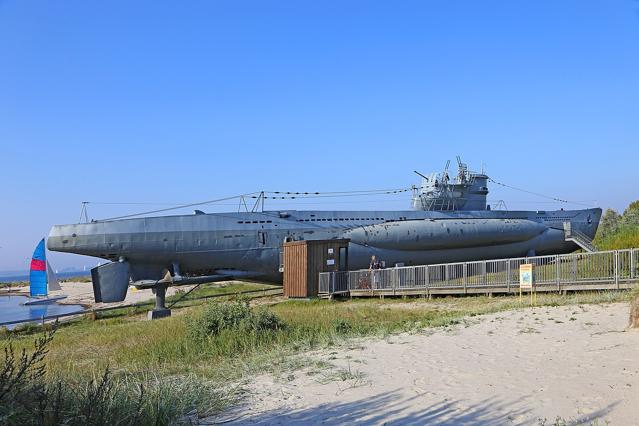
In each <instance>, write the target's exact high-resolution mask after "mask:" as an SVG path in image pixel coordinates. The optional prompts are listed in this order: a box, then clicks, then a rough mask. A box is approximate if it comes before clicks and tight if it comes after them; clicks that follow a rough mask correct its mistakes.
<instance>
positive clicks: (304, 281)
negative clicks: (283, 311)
mask: <svg viewBox="0 0 639 426" xmlns="http://www.w3.org/2000/svg"><path fill="white" fill-rule="evenodd" d="M349 241H350V240H348V239H336V240H303V241H291V242H287V243H284V271H283V272H284V296H286V297H313V296H317V294H318V287H319V285H318V282H319V273H320V272H333V271H346V270H348V242H349Z"/></svg>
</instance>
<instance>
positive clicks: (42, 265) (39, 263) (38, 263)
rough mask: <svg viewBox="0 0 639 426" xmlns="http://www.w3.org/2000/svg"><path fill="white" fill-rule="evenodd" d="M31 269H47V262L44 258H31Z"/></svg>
mask: <svg viewBox="0 0 639 426" xmlns="http://www.w3.org/2000/svg"><path fill="white" fill-rule="evenodd" d="M31 270H32V271H46V270H47V264H46V262H45V261H44V260H38V259H31Z"/></svg>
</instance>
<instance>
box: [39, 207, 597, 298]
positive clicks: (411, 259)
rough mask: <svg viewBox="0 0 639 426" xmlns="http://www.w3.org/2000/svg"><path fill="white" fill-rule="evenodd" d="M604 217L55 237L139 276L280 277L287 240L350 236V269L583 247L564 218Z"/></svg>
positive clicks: (81, 230) (586, 230)
mask: <svg viewBox="0 0 639 426" xmlns="http://www.w3.org/2000/svg"><path fill="white" fill-rule="evenodd" d="M600 217H601V209H599V208H595V209H584V210H557V211H537V212H530V211H490V210H484V211H464V212H437V211H415V210H406V211H265V212H240V213H212V214H193V215H179V216H161V217H145V218H135V219H123V220H114V221H104V222H93V223H80V224H71V225H56V226H54V227H53V228H52V229H51V232H50V234H49V237H48V239H47V246H48V248H49V250H53V251H59V252H67V253H75V254H81V255H88V256H95V257H99V258H102V259H106V260H111V261H114V262H116V261H120V262H126V268H127V273H128V274H129V277H130V280H131V282H133V283H136V282H142V281H145V280H146V281H156V282H157V280H160V279H162V277H163V276H164V275H165V274H166V272H167V271H170V272H171V273H172V274H173V275H178V277H189V276H191V277H202V276H204V277H212V278H211V280H214V278H215V279H232V278H237V279H250V280H255V281H262V282H273V283H281V281H282V274H281V273H280V272H279V267H280V251H281V247H282V244H283V243H284V242H285V241H291V240H302V239H306V240H313V239H333V238H349V239H350V240H351V241H350V244H349V268H350V269H358V268H367V267H368V265H369V261H370V257H371V256H372V255H376V256H377V257H378V258H379V259H382V260H384V261H385V262H386V264H387V265H393V264H395V263H400V262H401V263H404V264H405V265H417V264H434V263H446V262H458V261H472V260H487V259H496V258H508V257H519V256H526V255H544V254H560V253H569V252H572V251H574V250H576V249H578V248H579V247H578V246H577V245H576V244H575V243H573V242H570V241H567V240H566V238H565V234H564V224H565V223H566V222H568V223H570V224H571V226H572V229H575V230H579V232H581V233H582V234H584V235H586V236H588V237H590V238H593V237H594V235H595V232H596V230H597V226H598V223H599V219H600ZM176 268H179V271H176V270H175V269H176ZM176 272H177V274H176ZM120 275H121V274H120ZM94 281H95V280H94ZM183 283H188V280H185V281H183ZM174 284H178V282H174ZM94 285H95V282H94ZM116 293H118V294H120V293H121V292H116Z"/></svg>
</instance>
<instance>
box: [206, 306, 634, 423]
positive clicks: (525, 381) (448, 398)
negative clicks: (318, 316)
mask: <svg viewBox="0 0 639 426" xmlns="http://www.w3.org/2000/svg"><path fill="white" fill-rule="evenodd" d="M627 322H628V307H627V305H625V304H608V305H583V306H562V307H541V308H527V309H522V310H516V311H509V312H502V313H498V314H492V315H486V316H483V317H475V318H470V319H469V320H467V321H464V322H463V323H461V324H458V325H455V326H452V327H447V328H439V329H431V330H425V331H423V332H419V333H417V334H401V335H397V336H393V337H390V338H388V339H377V340H368V341H366V340H359V341H357V342H355V343H353V342H351V344H350V345H349V346H348V347H346V346H345V347H341V348H337V349H335V350H326V351H321V352H316V353H313V354H310V355H311V356H313V357H315V358H319V359H322V360H326V361H328V362H330V363H332V364H333V365H335V366H336V367H339V368H341V371H342V372H341V373H340V374H341V376H342V377H341V378H339V379H337V380H336V379H335V377H333V380H332V381H329V382H328V383H326V381H327V380H326V379H327V377H329V376H330V375H331V374H333V373H331V372H330V371H324V372H321V373H316V372H313V371H311V370H304V371H297V372H295V373H293V374H291V375H286V376H287V377H279V378H274V377H272V376H268V375H264V376H261V377H258V378H256V379H255V380H253V381H252V383H251V384H249V397H247V398H246V400H245V402H244V403H242V404H240V406H237V407H234V408H233V409H232V410H231V411H230V412H228V413H225V415H224V416H222V417H219V418H218V419H217V420H222V421H224V420H232V419H235V422H237V423H240V424H300V425H301V424H319V423H332V424H334V423H346V422H348V423H355V424H491V425H492V424H518V425H539V424H554V423H555V420H556V418H557V417H561V418H562V419H564V420H566V421H569V422H577V423H578V422H586V423H589V422H591V421H593V420H595V419H598V420H597V421H598V424H600V425H603V424H613V425H633V424H638V423H639V331H634V330H633V331H626V330H625V327H626V325H627ZM345 371H347V372H350V373H345ZM340 374H338V376H339V375H340ZM544 419H546V421H545V423H544ZM569 424H570V423H569Z"/></svg>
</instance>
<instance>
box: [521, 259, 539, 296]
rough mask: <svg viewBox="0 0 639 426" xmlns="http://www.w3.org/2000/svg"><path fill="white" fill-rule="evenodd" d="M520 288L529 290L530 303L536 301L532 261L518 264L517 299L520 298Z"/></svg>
mask: <svg viewBox="0 0 639 426" xmlns="http://www.w3.org/2000/svg"><path fill="white" fill-rule="evenodd" d="M522 290H530V305H531V306H533V305H535V303H536V302H537V292H536V291H535V273H534V270H533V265H532V263H524V264H523V265H519V301H520V302H521V300H522V294H521V291H522Z"/></svg>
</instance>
